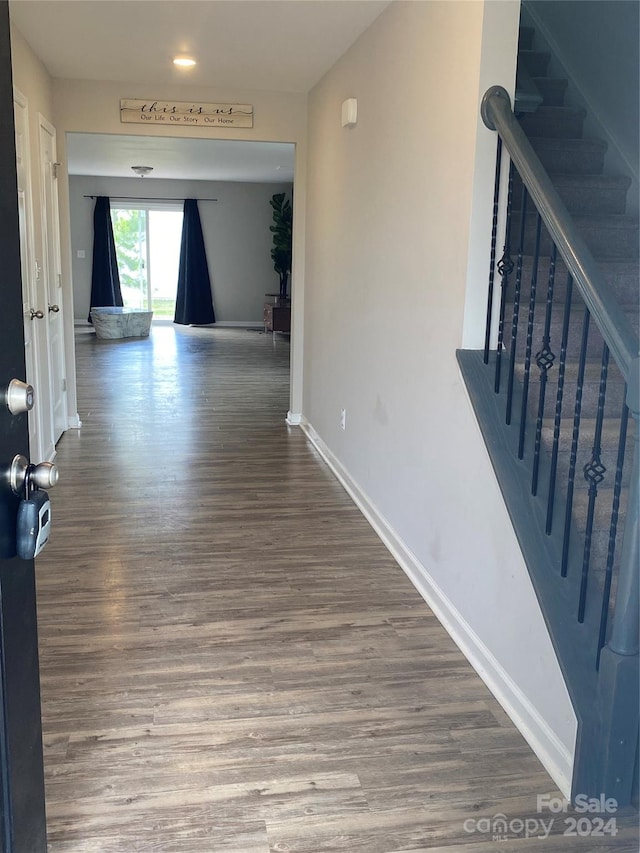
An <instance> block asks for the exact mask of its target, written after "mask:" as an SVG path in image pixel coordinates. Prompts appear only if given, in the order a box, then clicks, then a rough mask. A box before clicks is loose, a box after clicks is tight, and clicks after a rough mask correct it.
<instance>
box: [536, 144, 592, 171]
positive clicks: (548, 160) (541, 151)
mask: <svg viewBox="0 0 640 853" xmlns="http://www.w3.org/2000/svg"><path fill="white" fill-rule="evenodd" d="M530 142H531V144H532V146H533V149H534V151H535V152H536V154H537V155H538V157H539V158H540V162H541V163H542V165H543V166H544V168H545V169H546V170H547V172H549V173H550V174H563V175H588V174H596V175H599V174H600V173H601V172H602V170H603V167H604V155H605V150H606V147H605V146H599V145H594V144H592V143H589V142H587V141H585V142H584V144H583V145H581V146H579V147H576V146H567V147H563V146H561V145H558V144H555V145H553V144H551V143H550V142H546V141H545V140H538V139H534V140H530Z"/></svg>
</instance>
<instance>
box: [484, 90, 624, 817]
mask: <svg viewBox="0 0 640 853" xmlns="http://www.w3.org/2000/svg"><path fill="white" fill-rule="evenodd" d="M481 113H482V118H483V121H484V123H485V125H486V126H487V127H488V128H489V129H490V130H495V131H497V134H498V142H497V161H496V185H495V192H494V207H493V231H492V244H491V269H490V276H489V292H488V300H487V322H486V329H485V347H484V354H483V361H484V364H485V365H489V364H490V363H491V365H492V367H493V369H494V378H493V390H494V392H495V393H496V394H501V395H502V393H503V391H504V389H503V380H504V373H505V372H506V374H507V376H506V383H507V388H506V393H505V394H504V396H505V398H506V417H505V422H506V424H508V425H510V427H514V428H515V430H516V431H517V434H518V435H517V458H518V460H523V459H524V458H525V456H527V455H529V457H530V469H528V470H529V471H530V476H531V494H532V495H533V496H534V497H536V496H539V497H541V498H542V499H543V501H544V503H545V504H546V507H545V511H544V512H543V513H542V517H543V526H544V532H545V534H546V535H547V537H548V541H549V543H550V544H549V547H548V549H547V550H546V552H545V554H544V556H543V559H542V563H545V562H546V565H542V566H539V567H537V568H536V569H535V571H532V580H533V581H534V586H535V587H536V592H537V593H538V595H539V598H540V600H541V605H542V607H543V611H545V616H546V618H547V623H548V624H549V627H550V632H551V636H552V640H554V646H555V647H556V651H557V652H558V658H559V661H560V665H561V667H562V669H563V672H564V674H565V678H566V680H567V687H568V689H569V692H570V695H571V697H572V700H573V702H574V707H575V708H576V714H577V717H578V741H577V745H576V754H575V760H574V776H573V784H572V797H573V798H575V797H576V796H577V795H578V794H587V795H589V796H591V795H594V796H599V795H600V794H602V793H605V794H606V795H607V796H608V797H613V798H615V799H617V801H618V803H619V804H620V805H624V804H627V803H628V802H629V801H630V799H631V796H632V789H633V786H634V774H635V773H636V772H637V758H636V755H637V753H636V750H637V744H638V704H639V703H638V694H639V674H638V669H639V665H638V647H639V602H640V588H639V579H640V544H639V531H640V524H639V516H640V507H639V502H638V487H639V484H640V467H639V464H640V453H639V446H638V443H639V436H640V432H639V429H640V371H639V366H640V360H639V357H638V353H639V349H640V348H639V342H638V336H637V335H636V333H635V331H634V329H633V327H632V325H631V323H630V321H629V319H628V318H627V316H626V315H625V313H624V312H623V311H622V309H621V307H620V305H619V304H618V302H617V299H616V297H615V295H614V293H613V291H612V290H611V288H610V287H609V285H608V284H607V282H606V281H605V279H604V277H603V275H602V273H601V271H600V268H599V267H598V265H597V264H596V262H595V260H594V258H593V256H592V254H591V252H590V250H589V249H588V247H587V245H586V243H585V241H584V239H583V238H582V236H581V235H580V233H579V232H578V230H577V227H576V225H575V223H574V221H573V219H572V217H571V215H570V214H569V212H568V210H567V209H566V207H565V205H564V203H563V201H562V200H561V198H560V196H559V195H558V193H557V191H556V189H555V188H554V186H553V184H552V183H551V180H550V178H549V176H548V175H547V173H546V171H545V169H544V167H543V165H542V163H541V162H540V160H539V159H538V157H537V155H536V153H535V152H534V150H533V148H532V146H531V144H530V143H529V141H528V139H527V137H526V136H525V134H524V131H523V130H522V129H521V127H520V125H519V124H518V121H517V120H516V118H515V116H514V114H513V111H512V109H511V101H510V98H509V95H508V93H507V92H506V91H505V90H504V89H503V88H502V87H498V86H496V87H491V88H490V89H488V90H487V92H486V93H485V95H484V97H483V100H482V106H481ZM503 147H504V149H506V151H507V153H508V155H509V157H510V166H509V179H508V188H507V191H506V227H505V239H504V251H503V254H502V257H501V259H500V260H499V261H498V262H497V263H496V254H497V253H496V245H497V238H498V213H499V208H500V201H501V199H502V198H503V196H504V195H505V193H504V189H503V188H502V186H501V184H502V182H501V173H502V168H501V157H502V150H503ZM518 190H519V191H520V207H519V208H518V207H517V199H516V195H517V193H518ZM528 206H529V210H531V207H533V210H531V214H529V213H528V209H527V207H528ZM545 231H546V234H545ZM547 235H548V236H547ZM514 244H517V245H516V246H515V252H514V251H512V249H513V247H514ZM543 246H544V247H546V250H548V261H547V262H546V274H547V283H546V289H545V290H544V293H543V292H542V290H541V289H540V288H539V282H538V277H539V271H540V267H541V255H542V250H543ZM513 254H515V255H516V259H515V261H514V258H513ZM528 255H532V257H533V259H532V261H531V270H530V284H529V290H528V293H527V292H526V290H525V286H524V278H525V270H524V266H525V265H526V263H528V262H526V261H525V257H526V256H528ZM561 259H562V261H564V264H565V265H566V269H567V276H566V285H565V296H564V303H563V305H562V306H561V308H560V309H558V307H557V305H556V293H557V291H558V290H559V285H558V282H557V281H556V278H557V274H558V269H559V265H560V262H561ZM514 272H515V275H514ZM527 272H528V270H527ZM496 274H497V276H498V278H499V281H500V308H499V311H498V312H496V311H494V285H495V280H496ZM574 286H575V290H574ZM576 291H577V294H578V295H579V297H581V299H582V302H583V303H584V308H580V309H577V310H578V315H579V317H578V319H579V318H580V316H581V317H582V322H581V323H580V324H579V325H580V326H581V331H580V334H579V335H578V334H577V333H576V328H575V327H576V322H575V313H574V314H573V315H572V308H574V309H575V306H576V302H579V301H580V300H579V299H577V298H576V295H575V294H576ZM572 294H573V295H572ZM541 295H542V299H541ZM527 297H528V298H527ZM509 300H511V301H512V304H513V309H512V314H511V318H509V317H508V316H507V305H508V304H510V302H509ZM572 302H573V305H572ZM525 303H526V304H525ZM542 306H544V331H543V332H542V343H541V346H540V349H539V350H538V351H537V353H535V355H534V352H535V350H534V341H533V337H534V317H535V315H536V311H538V312H539V311H540V310H542ZM523 307H527V314H526V319H525V317H524V312H523V311H522V309H523ZM580 312H582V313H580ZM495 314H497V315H498V316H497V319H496V317H495V316H494V315H495ZM554 317H556V318H559V317H561V324H559V322H556V327H558V326H559V325H561V329H562V330H561V332H558V330H557V328H556V337H557V336H558V334H559V336H560V338H561V340H560V341H557V340H556V343H555V348H556V349H559V359H558V358H557V356H556V354H554V353H553V351H552V348H551V329H552V322H553V318H554ZM591 321H593V323H594V324H595V326H596V328H597V330H599V333H600V335H601V338H602V344H601V349H602V355H601V359H600V367H599V381H598V383H597V384H598V391H597V403H595V404H594V406H595V409H596V411H595V416H594V417H593V418H592V422H593V423H592V428H593V449H592V451H591V458H590V459H588V461H587V462H586V464H584V466H583V473H584V478H585V480H586V483H587V487H586V491H587V492H588V496H587V497H586V499H585V502H586V508H585V510H584V513H585V518H584V527H585V529H584V533H583V541H581V542H580V543H579V544H577V543H576V539H577V538H578V537H577V536H576V535H575V528H576V521H575V515H576V503H575V499H576V494H575V492H576V490H577V488H578V484H577V483H576V472H577V468H578V456H579V452H578V444H579V440H580V430H581V426H582V418H583V397H584V396H585V388H586V386H585V371H586V369H587V353H588V352H591V350H592V349H593V340H592V339H593V337H594V334H597V332H595V331H594V330H593V324H591V325H592V329H591V333H590V322H591ZM523 327H525V328H526V333H525V332H523V331H522V329H523ZM523 337H524V341H523ZM574 338H575V339H576V340H575V341H574ZM578 338H579V341H580V342H579V345H578ZM597 344H598V345H599V339H598V341H597ZM572 345H573V346H574V352H573V355H574V356H575V357H576V358H577V363H574V364H572V365H571V366H572V367H573V369H575V370H577V377H576V379H575V383H576V391H575V398H574V404H573V413H572V414H573V423H572V429H571V451H570V453H569V457H568V458H569V462H568V475H567V480H566V483H565V482H563V483H559V482H558V479H557V478H558V467H559V446H560V443H561V437H560V434H561V427H562V424H563V423H565V424H566V422H567V418H566V411H563V403H564V405H565V409H566V401H567V399H568V387H567V386H568V381H567V374H568V372H569V369H570V359H569V357H568V352H569V350H570V349H571V346H572ZM610 356H612V359H613V364H611V361H610ZM507 357H508V358H507ZM505 359H507V366H506V367H504V364H503V362H504V360H505ZM616 366H617V370H619V373H620V375H621V377H622V379H623V380H624V383H625V400H624V402H623V404H622V411H621V414H620V416H619V419H618V422H619V424H620V429H619V437H618V450H617V459H616V463H615V472H614V476H613V482H612V483H611V486H612V495H613V499H612V509H611V515H610V523H609V530H608V548H607V553H606V560H605V559H603V563H606V565H600V566H598V567H597V568H598V569H600V570H601V571H600V574H599V575H598V576H597V578H594V575H595V574H596V573H595V570H594V569H593V566H592V565H591V561H592V560H593V548H594V540H595V537H596V536H597V534H598V530H597V529H596V527H595V526H594V525H595V517H596V499H597V496H598V487H599V486H600V485H601V483H602V481H603V480H604V479H605V473H606V471H607V469H606V467H605V465H604V464H603V463H602V460H601V455H602V450H603V437H602V433H603V426H604V421H605V409H606V408H607V406H608V405H609V404H608V401H607V382H608V376H609V373H610V371H611V370H612V369H614V370H615V369H616ZM535 367H537V368H538V369H539V371H540V377H539V387H538V402H537V407H536V406H535V401H533V400H532V399H530V397H531V394H530V383H531V373H532V372H533V370H534V368H535ZM555 368H557V370H555ZM551 375H554V376H557V380H556V395H555V405H554V411H553V418H551V417H550V416H549V414H548V413H547V415H546V417H547V419H548V420H547V421H545V405H546V404H547V403H548V400H547V396H548V395H547V387H548V383H549V379H550V377H551ZM531 408H533V409H536V408H537V411H536V412H535V415H534V416H533V417H531V415H530V409H531ZM563 414H564V415H565V418H564V419H563ZM629 414H631V416H632V418H633V421H634V423H635V427H634V435H633V454H632V461H631V465H630V466H629V458H628V457H629V456H631V454H630V453H628V452H625V451H626V448H627V444H629V443H630V442H628V441H627V423H628V417H629ZM551 419H552V420H553V442H552V448H551V450H550V453H549V454H547V455H546V456H545V454H544V452H543V451H542V450H541V445H542V434H543V430H544V429H545V426H544V424H545V423H548V422H549V421H551ZM532 421H533V422H534V423H535V429H532ZM590 423H591V421H590ZM547 430H548V431H549V427H547ZM580 446H581V447H582V445H580ZM514 449H515V448H514ZM494 464H495V462H494ZM629 470H630V477H629V486H628V492H627V493H626V494H627V498H626V521H625V523H624V533H623V537H622V549H621V551H620V547H619V539H620V538H621V537H620V536H619V529H618V528H619V527H621V513H622V508H621V504H620V502H621V496H622V494H623V487H622V483H623V471H624V472H625V473H627V472H628V471H629ZM504 491H505V489H504V488H503V492H504ZM505 496H506V495H505ZM560 498H563V500H562V501H561V500H560ZM507 503H508V501H507ZM510 512H511V510H510ZM513 517H514V514H513V513H512V518H513ZM558 528H561V529H560V531H559V532H558ZM552 534H554V535H556V537H557V541H558V542H561V547H560V546H559V547H558V549H557V554H556V552H555V551H554V549H553V541H554V540H553V537H552ZM519 538H520V539H521V542H522V541H523V539H526V535H523V536H520V535H519ZM540 541H541V540H540ZM523 551H524V549H523ZM577 555H579V559H576V556H577ZM556 556H557V559H556ZM525 558H526V553H525ZM538 562H540V561H538ZM527 563H528V565H529V568H530V571H531V565H530V564H529V561H528V560H527ZM534 575H535V576H534ZM596 581H597V582H596ZM545 601H546V603H547V604H548V612H547V610H545ZM562 608H565V609H567V608H568V609H569V610H571V609H572V608H573V609H574V610H575V619H576V624H575V625H571V624H568V623H569V620H567V618H566V613H565V614H563V612H562Z"/></svg>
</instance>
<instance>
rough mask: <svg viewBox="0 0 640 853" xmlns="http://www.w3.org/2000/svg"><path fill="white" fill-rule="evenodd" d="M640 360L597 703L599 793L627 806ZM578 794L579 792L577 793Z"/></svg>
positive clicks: (634, 660) (635, 709)
mask: <svg viewBox="0 0 640 853" xmlns="http://www.w3.org/2000/svg"><path fill="white" fill-rule="evenodd" d="M639 366H640V360H639V359H638V358H636V359H635V360H634V362H633V363H632V366H631V371H630V375H629V380H628V382H627V406H628V407H629V411H630V412H631V415H632V416H633V421H634V446H633V461H632V468H631V481H630V485H629V497H628V504H627V521H626V524H625V529H624V538H623V543H622V555H621V561H620V572H619V576H618V588H617V592H616V601H615V610H614V616H613V628H612V631H611V638H610V639H609V642H608V643H607V645H606V646H605V647H604V648H603V650H602V654H601V657H600V672H599V679H598V705H599V711H600V715H599V717H600V719H599V722H600V737H599V744H598V746H599V750H600V754H601V772H600V774H598V775H599V776H600V779H601V783H602V784H601V788H600V791H598V792H597V793H600V792H606V794H607V796H611V797H615V798H616V799H617V800H618V803H619V804H620V805H626V804H627V803H629V802H630V799H631V795H632V791H633V784H634V778H633V776H634V770H635V769H636V763H635V758H636V748H637V742H638V720H639V708H640V699H639V682H640V671H639V670H640V662H639V659H638V646H639V641H640V634H639V632H640V628H639V618H638V617H639V611H640V586H639V580H640V504H639V495H638V492H639V486H640V447H639V441H640V371H639ZM576 793H578V792H576Z"/></svg>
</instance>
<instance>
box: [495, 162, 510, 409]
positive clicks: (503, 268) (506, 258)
mask: <svg viewBox="0 0 640 853" xmlns="http://www.w3.org/2000/svg"><path fill="white" fill-rule="evenodd" d="M512 206H513V163H510V164H509V183H508V186H507V220H506V224H505V231H504V234H505V237H504V248H503V250H502V257H501V258H500V260H499V261H498V267H497V269H498V273H499V274H500V315H499V318H498V343H497V347H496V373H495V379H494V385H493V390H494V391H495V393H496V394H498V393H499V392H500V374H501V369H502V350H503V349H504V312H505V306H506V303H507V292H508V290H509V276H510V275H511V273H512V272H513V266H514V265H513V258H512V257H511V208H512Z"/></svg>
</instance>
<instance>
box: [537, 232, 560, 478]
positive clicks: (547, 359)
mask: <svg viewBox="0 0 640 853" xmlns="http://www.w3.org/2000/svg"><path fill="white" fill-rule="evenodd" d="M556 252H557V250H556V247H555V245H554V246H553V248H552V250H551V257H550V258H549V281H548V284H547V307H546V310H545V315H544V332H543V333H542V349H541V350H540V351H539V352H538V353H536V364H537V365H538V369H539V370H540V393H539V394H538V417H537V419H536V438H535V443H534V448H533V472H532V476H531V494H532V495H536V494H537V493H538V471H539V470H540V444H541V437H542V421H543V419H544V399H545V395H546V392H547V374H548V373H549V370H551V368H552V367H553V363H554V361H555V360H556V357H555V355H554V353H553V352H552V350H551V312H552V310H553V288H554V284H555V278H556Z"/></svg>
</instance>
